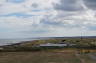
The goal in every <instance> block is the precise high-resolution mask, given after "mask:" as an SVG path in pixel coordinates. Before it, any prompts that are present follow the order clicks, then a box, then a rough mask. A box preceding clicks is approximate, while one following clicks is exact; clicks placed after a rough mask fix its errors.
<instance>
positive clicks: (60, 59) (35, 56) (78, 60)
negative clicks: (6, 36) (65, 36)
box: [0, 50, 96, 63]
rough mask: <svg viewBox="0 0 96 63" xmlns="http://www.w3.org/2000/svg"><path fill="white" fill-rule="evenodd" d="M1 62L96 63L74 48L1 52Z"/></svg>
mask: <svg viewBox="0 0 96 63" xmlns="http://www.w3.org/2000/svg"><path fill="white" fill-rule="evenodd" d="M0 63H96V60H92V59H91V58H89V56H88V55H87V54H79V55H76V52H74V50H61V51H59V50H58V51H54V52H52V51H51V52H49V51H39V52H0Z"/></svg>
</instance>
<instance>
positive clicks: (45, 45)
mask: <svg viewBox="0 0 96 63" xmlns="http://www.w3.org/2000/svg"><path fill="white" fill-rule="evenodd" d="M39 46H40V47H65V46H67V44H53V43H46V44H40V45H39Z"/></svg>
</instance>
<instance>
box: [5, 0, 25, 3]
mask: <svg viewBox="0 0 96 63" xmlns="http://www.w3.org/2000/svg"><path fill="white" fill-rule="evenodd" d="M6 1H7V2H11V3H22V2H24V1H25V0H6Z"/></svg>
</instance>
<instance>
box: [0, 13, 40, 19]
mask: <svg viewBox="0 0 96 63" xmlns="http://www.w3.org/2000/svg"><path fill="white" fill-rule="evenodd" d="M10 16H16V17H25V18H27V17H32V16H39V15H32V14H26V13H10V14H5V15H0V17H10Z"/></svg>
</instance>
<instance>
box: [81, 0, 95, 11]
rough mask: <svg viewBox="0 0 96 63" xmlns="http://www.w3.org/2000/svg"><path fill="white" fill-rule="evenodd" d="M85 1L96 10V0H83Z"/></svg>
mask: <svg viewBox="0 0 96 63" xmlns="http://www.w3.org/2000/svg"><path fill="white" fill-rule="evenodd" d="M83 1H84V3H85V5H86V6H87V7H88V8H90V9H94V10H96V0H83Z"/></svg>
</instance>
